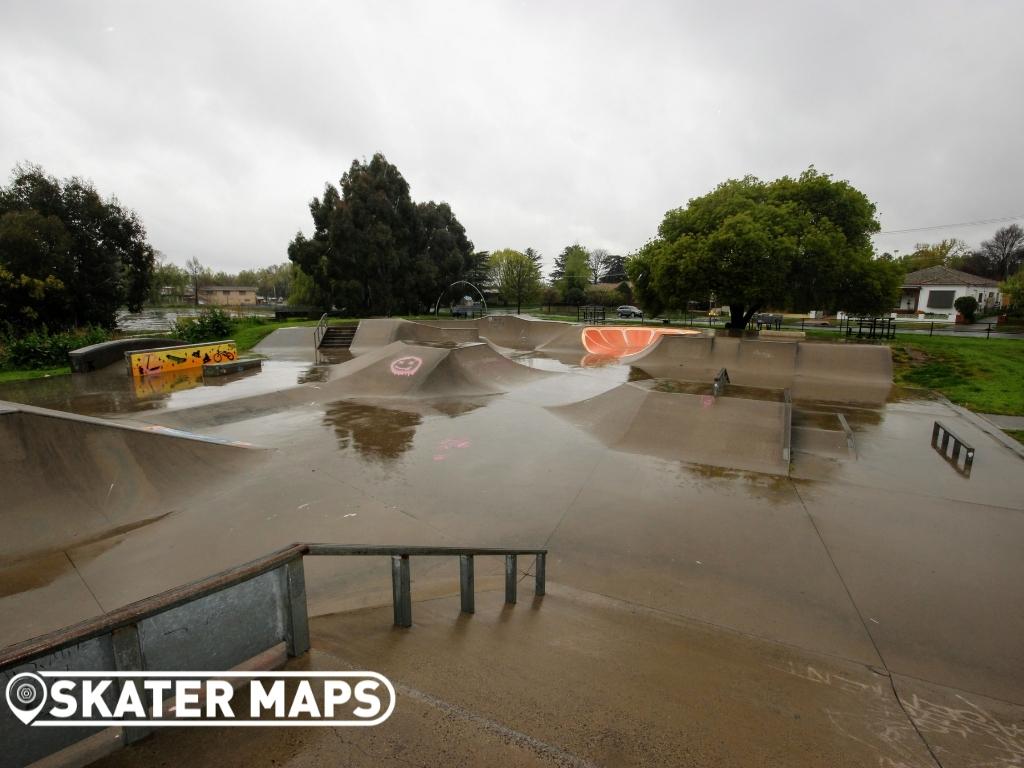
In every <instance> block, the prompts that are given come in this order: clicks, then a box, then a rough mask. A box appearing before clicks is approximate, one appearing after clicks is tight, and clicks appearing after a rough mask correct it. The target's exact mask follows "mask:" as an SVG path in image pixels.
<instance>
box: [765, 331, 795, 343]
mask: <svg viewBox="0 0 1024 768" xmlns="http://www.w3.org/2000/svg"><path fill="white" fill-rule="evenodd" d="M757 335H758V336H760V337H761V338H762V339H782V340H787V339H791V340H793V341H799V340H800V339H806V338H807V334H806V333H804V332H803V331H758V334H757Z"/></svg>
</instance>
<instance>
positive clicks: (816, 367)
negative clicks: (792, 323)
mask: <svg viewBox="0 0 1024 768" xmlns="http://www.w3.org/2000/svg"><path fill="white" fill-rule="evenodd" d="M622 362H624V363H628V364H629V365H633V366H635V367H637V368H640V369H642V370H644V371H645V372H647V373H648V374H650V375H652V376H654V377H657V378H671V379H682V380H688V381H710V380H711V378H712V377H714V376H715V374H716V373H717V372H718V371H720V370H721V369H722V368H725V369H726V370H728V371H729V378H730V380H731V381H732V382H733V383H734V384H739V385H742V386H752V387H773V388H780V389H782V388H789V389H791V390H792V394H793V397H794V398H797V399H820V400H832V401H843V402H846V401H850V402H867V403H880V402H884V401H885V399H886V398H887V397H888V394H889V390H890V389H891V387H892V353H891V351H890V349H889V347H887V346H873V345H868V344H826V343H819V342H804V341H798V342H793V341H781V340H780V341H775V340H762V339H747V338H742V339H741V338H734V337H726V336H699V337H692V336H662V337H661V338H660V339H658V340H657V341H655V342H654V343H653V344H652V345H651V346H650V347H649V348H648V349H647V351H645V352H641V353H638V354H636V355H633V356H630V357H626V358H623V360H622Z"/></svg>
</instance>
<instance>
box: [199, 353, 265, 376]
mask: <svg viewBox="0 0 1024 768" xmlns="http://www.w3.org/2000/svg"><path fill="white" fill-rule="evenodd" d="M262 367H263V360H262V359H260V358H258V357H246V358H243V359H242V360H232V361H231V362H228V363H206V364H205V365H204V366H203V376H227V375H228V374H229V373H240V372H241V371H248V370H250V369H252V368H262Z"/></svg>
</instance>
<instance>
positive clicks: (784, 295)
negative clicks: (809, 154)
mask: <svg viewBox="0 0 1024 768" xmlns="http://www.w3.org/2000/svg"><path fill="white" fill-rule="evenodd" d="M878 229H879V227H878V222H877V220H876V219H875V206H874V204H873V203H871V201H870V200H868V198H867V196H865V195H864V194H863V193H862V192H860V191H859V190H857V189H855V188H854V187H853V186H851V185H850V184H849V183H848V182H845V181H836V180H834V179H833V178H832V177H831V176H829V175H828V174H823V173H819V172H818V171H816V170H815V169H814V168H810V169H808V170H807V171H804V172H803V173H802V174H801V175H800V176H799V177H798V178H795V179H794V178H791V177H788V176H784V177H782V178H780V179H777V180H776V181H772V182H764V181H761V180H759V179H757V178H755V177H753V176H747V177H745V178H743V179H733V180H729V181H726V182H724V183H722V184H720V185H719V186H718V187H716V188H715V189H714V190H713V191H712V192H709V193H708V194H706V195H704V196H702V197H698V198H694V199H692V200H690V201H689V203H688V204H687V205H686V207H684V208H678V209H675V210H672V211H669V212H668V213H667V214H665V218H664V220H663V221H662V223H661V226H660V227H659V229H658V237H657V238H655V239H654V240H651V241H650V242H648V243H647V244H646V245H645V246H644V247H642V248H641V249H640V250H639V251H637V253H636V254H634V255H633V256H632V257H631V258H630V260H629V264H628V271H629V275H630V278H631V279H632V281H633V283H634V285H635V288H636V292H637V294H638V297H639V299H640V301H641V302H642V303H643V305H644V307H645V309H647V311H648V312H649V313H651V314H659V313H660V312H663V311H664V310H665V309H672V308H685V307H686V305H687V302H688V301H706V300H709V298H710V297H711V296H714V297H715V300H716V301H717V302H718V303H720V304H725V305H728V306H729V310H730V323H729V325H730V327H732V328H745V327H746V325H747V323H748V322H749V321H750V318H751V317H752V316H753V315H754V314H755V313H757V312H760V311H761V310H763V309H766V308H769V307H771V308H792V309H797V310H804V309H811V308H815V307H823V308H829V309H844V310H847V311H850V312H881V311H885V310H888V309H890V308H891V307H892V306H894V304H895V301H896V295H897V293H898V290H899V285H900V277H901V270H900V269H899V267H898V266H897V265H895V264H893V263H892V262H884V261H881V260H877V259H874V258H873V248H872V245H871V239H870V238H871V234H872V233H873V232H877V231H878Z"/></svg>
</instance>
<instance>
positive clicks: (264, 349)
mask: <svg viewBox="0 0 1024 768" xmlns="http://www.w3.org/2000/svg"><path fill="white" fill-rule="evenodd" d="M315 331H316V328H314V327H313V326H297V327H294V328H278V329H276V330H274V331H271V332H270V333H269V334H267V336H265V337H264V338H263V340H262V341H260V343H259V344H257V345H256V346H254V347H253V348H252V351H253V352H255V353H256V354H259V355H266V356H267V357H298V358H301V359H307V358H308V359H312V358H313V357H314V352H315V350H314V349H313V338H314V333H315Z"/></svg>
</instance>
